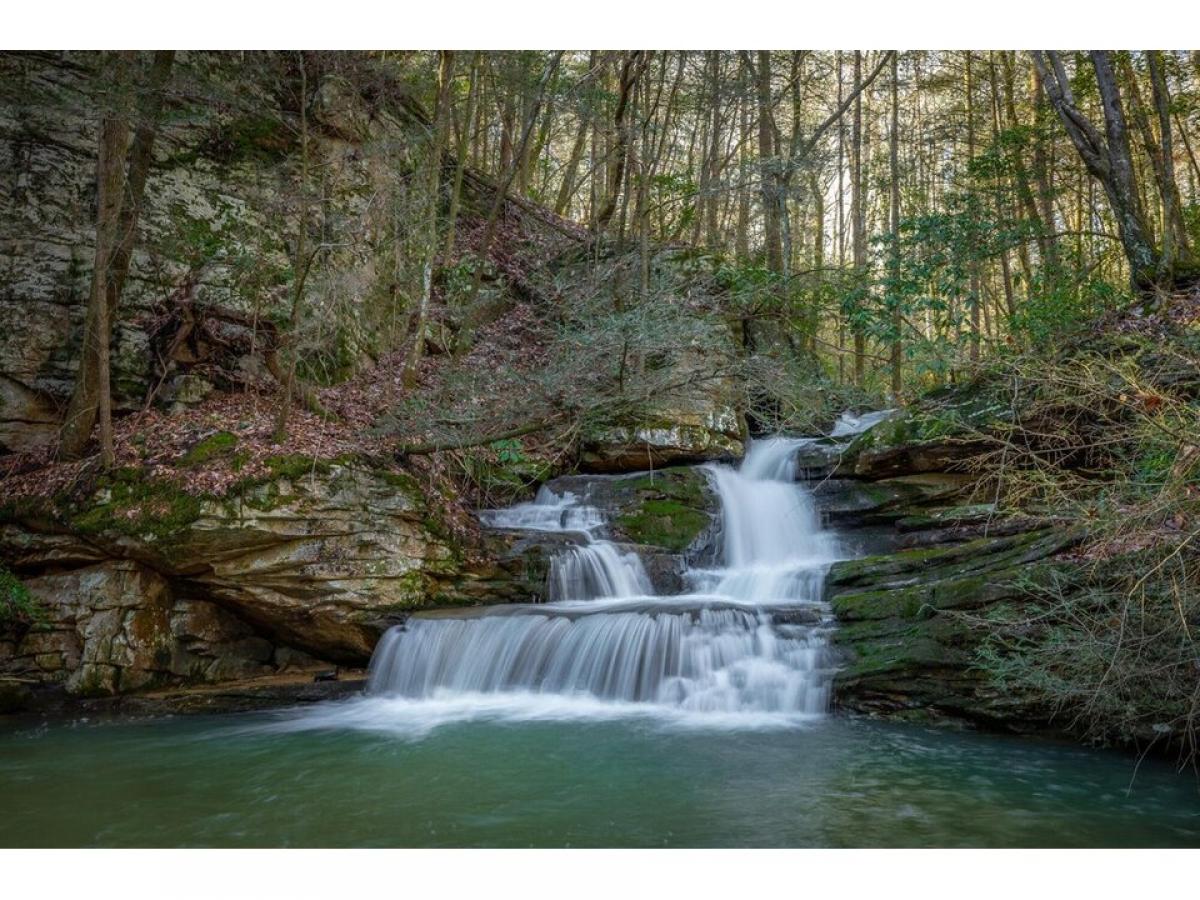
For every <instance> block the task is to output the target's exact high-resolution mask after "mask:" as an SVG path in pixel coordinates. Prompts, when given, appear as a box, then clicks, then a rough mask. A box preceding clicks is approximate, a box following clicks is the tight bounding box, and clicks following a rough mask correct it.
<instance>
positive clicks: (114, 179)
mask: <svg viewBox="0 0 1200 900" xmlns="http://www.w3.org/2000/svg"><path fill="white" fill-rule="evenodd" d="M133 60H134V53H133V51H120V52H117V53H114V54H111V55H109V56H108V57H107V58H106V60H105V63H106V68H108V70H109V72H108V75H109V77H108V79H107V80H108V84H109V85H110V86H111V88H112V94H111V95H110V97H109V98H108V99H107V103H106V108H105V111H104V114H103V116H102V117H101V120H100V137H99V142H98V152H97V160H96V244H95V252H94V254H93V262H92V281H91V289H90V290H89V292H88V307H87V312H86V314H85V317H84V346H83V353H82V355H81V358H80V363H79V375H78V377H77V378H76V382H75V390H74V391H73V393H72V395H71V401H70V403H69V404H68V406H67V413H66V416H65V417H64V419H63V424H62V428H61V430H60V433H59V438H60V446H59V453H60V455H61V456H62V458H64V459H78V458H80V457H81V456H82V455H83V452H84V450H85V449H86V448H87V443H88V440H89V439H90V438H91V434H92V428H93V426H94V425H95V422H96V418H97V416H98V417H99V419H100V448H101V449H100V452H101V460H102V464H103V466H104V467H105V468H110V467H111V466H112V465H113V462H114V450H113V435H112V385H111V379H110V374H109V369H110V365H109V344H110V341H111V338H112V317H111V315H110V312H111V310H110V307H109V295H110V278H111V274H112V264H113V261H114V258H115V256H116V253H117V251H118V248H119V246H120V244H121V233H120V227H121V210H122V206H123V203H124V192H125V153H126V145H127V144H128V142H129V102H130V94H131V83H130V82H131V72H130V69H131V68H132V65H133ZM143 184H144V182H143Z"/></svg>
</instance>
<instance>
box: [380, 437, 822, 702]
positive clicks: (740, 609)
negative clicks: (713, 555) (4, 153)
mask: <svg viewBox="0 0 1200 900" xmlns="http://www.w3.org/2000/svg"><path fill="white" fill-rule="evenodd" d="M804 443H805V442H804V441H803V440H800V439H792V438H770V439H766V440H757V441H754V442H752V443H751V445H750V447H749V448H748V451H747V454H746V458H745V459H744V460H743V462H742V464H741V466H740V468H733V467H731V466H724V465H711V466H707V467H705V470H706V472H707V473H708V475H709V477H710V480H711V483H712V485H713V488H714V490H715V492H716V493H717V495H718V498H719V500H720V504H721V515H722V526H721V527H722V541H721V546H722V553H721V555H722V559H721V560H720V563H719V566H718V567H716V568H709V569H697V570H692V571H690V572H689V573H687V575H688V581H689V582H690V583H691V585H692V588H693V589H692V590H691V591H690V592H688V593H683V594H679V595H674V596H670V597H662V596H655V595H654V593H653V590H652V588H651V585H650V582H649V579H648V578H647V576H646V572H645V569H644V568H643V566H642V563H641V560H640V559H639V558H638V556H637V554H636V553H629V552H624V551H623V550H622V549H621V548H620V547H619V546H618V545H616V544H614V543H612V542H611V541H609V540H606V539H605V538H604V537H602V536H601V535H602V534H603V532H604V528H605V521H604V516H603V514H602V512H601V511H600V510H599V509H596V508H595V507H593V506H590V505H588V504H587V503H585V502H583V500H582V499H581V498H580V497H578V496H577V495H575V494H573V493H571V492H569V491H568V492H562V493H556V492H554V491H553V490H551V489H550V488H548V487H543V488H542V489H541V491H539V493H538V495H537V497H536V498H535V499H534V500H533V501H532V502H530V503H522V504H518V505H516V506H513V507H511V508H509V509H504V510H492V511H486V512H482V513H480V518H481V520H482V521H483V523H484V524H485V525H488V526H490V527H494V528H506V529H520V530H526V531H538V532H555V533H562V532H570V533H573V534H576V535H578V536H579V540H580V543H578V544H577V545H575V546H571V547H568V548H566V549H564V550H563V552H561V553H560V554H559V555H558V556H557V557H556V558H555V559H553V560H552V563H551V568H550V575H549V582H550V584H549V596H550V602H548V603H545V604H539V605H528V606H517V607H507V608H495V609H490V610H487V611H484V612H482V613H480V614H478V615H470V616H461V617H430V618H423V617H414V618H412V619H410V620H409V621H408V622H407V623H406V624H405V625H403V626H399V627H397V628H393V629H391V630H390V631H389V632H388V633H387V634H386V635H384V637H383V639H382V640H381V641H380V643H379V646H378V647H377V648H376V651H375V655H374V657H373V658H372V660H371V675H370V693H372V694H375V695H385V696H395V697H404V698H409V699H412V700H421V699H434V698H436V699H438V700H445V699H447V698H450V697H457V698H460V699H464V700H467V701H468V702H469V703H471V702H474V701H470V700H469V698H472V697H477V696H478V695H494V694H504V695H510V696H513V697H518V696H531V695H554V696H555V697H558V698H559V699H560V700H561V701H562V702H563V703H565V704H568V705H570V704H571V703H573V702H575V701H573V700H572V699H571V698H577V699H578V701H579V703H578V704H577V705H579V708H580V709H581V710H588V709H593V708H594V707H591V706H588V705H587V704H594V703H596V702H597V701H600V702H609V701H611V702H613V703H618V704H638V705H639V706H638V708H639V709H641V708H645V709H661V710H673V711H683V712H686V713H697V714H710V713H726V714H728V713H732V714H741V713H754V714H768V715H784V716H796V715H800V716H805V715H808V716H811V715H819V714H821V713H822V712H824V710H825V708H826V705H827V703H828V694H829V681H830V674H831V673H830V669H829V663H828V659H827V641H826V633H827V630H828V629H827V625H826V624H825V618H826V612H827V610H826V606H825V604H824V603H823V602H822V590H823V586H824V577H825V572H826V571H827V569H828V567H829V565H830V564H831V563H832V562H833V561H834V560H835V559H836V558H837V554H838V544H837V540H836V536H835V535H833V534H832V533H830V532H828V531H825V530H824V529H822V528H821V523H820V517H819V515H818V513H817V510H816V508H815V506H814V504H813V501H812V498H811V496H810V495H809V493H808V491H807V490H806V489H805V488H804V487H802V486H801V485H799V484H797V483H796V482H795V458H796V452H797V450H799V449H800V448H801V447H802V446H804ZM584 701H586V702H584Z"/></svg>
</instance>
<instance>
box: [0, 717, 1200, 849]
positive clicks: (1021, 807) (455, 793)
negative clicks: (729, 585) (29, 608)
mask: <svg viewBox="0 0 1200 900" xmlns="http://www.w3.org/2000/svg"><path fill="white" fill-rule="evenodd" d="M489 704H490V706H489ZM636 706H637V705H636V704H601V703H596V704H594V706H593V707H592V708H588V706H587V704H583V705H579V704H576V705H574V706H572V705H571V704H568V703H566V702H565V701H564V700H563V699H562V698H556V697H553V696H549V697H542V698H537V697H527V698H520V697H511V696H510V697H497V696H485V695H481V696H480V697H478V698H475V700H474V701H471V702H468V701H467V700H464V698H462V697H454V698H452V699H449V700H447V701H445V702H442V703H439V701H436V700H433V701H421V702H419V703H418V702H413V701H406V700H402V699H398V698H394V699H383V698H375V699H366V700H352V701H343V702H339V703H330V704H324V705H322V706H320V707H318V708H316V709H312V710H307V711H303V712H282V713H276V714H271V715H263V714H255V715H249V716H246V715H242V716H226V717H207V718H175V719H164V720H156V721H142V722H124V723H117V724H93V723H77V724H75V725H56V726H51V727H45V726H40V727H28V726H21V727H12V726H9V727H7V728H6V729H4V730H2V731H0V813H2V814H0V845H3V846H17V847H27V846H85V847H91V846H97V847H129V846H152V847H159V846H163V847H174V846H216V847H246V846H294V847H312V846H335V847H343V846H364V847H526V846H536V847H568V846H570V847H859V846H866V847H930V846H935V847H1029V846H1054V847H1057V846H1121V847H1124V846H1163V847H1166V846H1192V847H1194V846H1200V793H1198V792H1197V785H1196V781H1195V779H1194V778H1193V777H1192V776H1191V775H1182V776H1180V775H1177V774H1176V773H1175V772H1174V770H1173V769H1172V768H1171V767H1170V766H1167V765H1166V764H1164V763H1161V762H1157V761H1147V762H1144V763H1143V764H1142V766H1141V768H1140V770H1139V772H1138V774H1137V778H1136V780H1133V784H1132V788H1131V787H1130V782H1131V779H1132V778H1133V770H1134V761H1133V760H1132V759H1131V758H1129V757H1127V756H1124V755H1122V754H1117V753H1107V752H1099V751H1093V750H1089V749H1086V748H1080V747H1073V746H1065V745H1058V744H1053V743H1046V742H1035V741H1026V740H1022V739H1016V738H1000V737H992V736H984V735H978V734H957V733H952V732H947V731H937V730H926V729H922V728H917V727H910V726H891V725H888V726H885V725H880V724H876V723H871V722H867V721H860V720H846V719H842V718H838V717H828V718H822V719H817V720H812V721H805V720H803V719H800V718H781V717H773V718H760V719H754V718H753V717H748V718H743V719H741V720H739V719H737V718H736V717H730V718H726V719H724V720H715V719H713V718H712V716H711V715H710V714H706V715H705V716H704V717H693V718H690V719H689V718H687V717H679V718H670V717H664V716H662V715H649V714H645V711H644V710H639V709H637V708H635V707H636Z"/></svg>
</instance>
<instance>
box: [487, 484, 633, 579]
mask: <svg viewBox="0 0 1200 900" xmlns="http://www.w3.org/2000/svg"><path fill="white" fill-rule="evenodd" d="M480 518H481V520H482V521H483V523H484V524H485V525H490V526H491V527H493V528H510V529H517V530H525V531H542V532H547V533H570V534H576V535H578V536H579V537H580V538H581V539H582V541H583V543H582V544H580V545H578V546H575V547H571V548H569V549H567V550H565V551H564V552H563V553H560V554H559V555H558V556H556V557H555V558H554V559H553V560H551V562H550V573H549V576H548V577H547V582H548V583H547V585H546V587H547V593H548V595H549V597H550V600H551V601H552V602H555V601H557V602H569V601H579V600H599V599H606V598H620V597H637V596H645V595H648V594H649V593H650V591H651V588H650V579H649V578H648V577H647V576H646V570H645V568H644V567H643V566H642V561H641V560H640V559H639V558H638V555H637V554H636V553H622V552H621V550H620V549H619V548H618V547H617V545H616V544H614V543H613V542H612V541H606V540H604V539H602V538H598V537H596V531H597V530H598V529H599V528H601V527H603V525H604V517H603V516H602V515H601V514H600V510H598V509H596V508H595V507H593V506H587V505H585V504H582V503H580V502H579V499H578V498H577V497H576V496H575V494H573V493H571V492H569V491H567V492H564V493H563V494H556V493H554V492H553V491H552V490H550V489H549V488H548V487H546V486H545V485H543V486H542V487H541V488H540V489H539V490H538V493H537V497H535V498H534V500H533V502H532V503H519V504H517V505H516V506H513V507H510V508H508V509H496V510H485V511H483V512H481V513H480Z"/></svg>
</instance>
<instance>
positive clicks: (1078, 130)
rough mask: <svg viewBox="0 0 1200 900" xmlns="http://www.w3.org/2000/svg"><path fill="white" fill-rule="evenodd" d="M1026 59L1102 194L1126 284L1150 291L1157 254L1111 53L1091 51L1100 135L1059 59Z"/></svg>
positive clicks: (1043, 53) (1041, 54)
mask: <svg viewBox="0 0 1200 900" xmlns="http://www.w3.org/2000/svg"><path fill="white" fill-rule="evenodd" d="M1030 55H1031V56H1032V57H1033V63H1034V65H1035V66H1036V67H1037V69H1038V74H1039V75H1040V76H1041V79H1042V85H1043V86H1044V88H1045V90H1046V94H1047V96H1048V97H1049V99H1050V103H1051V105H1052V106H1053V107H1054V111H1055V112H1056V113H1057V114H1058V117H1059V119H1060V120H1061V121H1062V123H1063V126H1064V127H1065V128H1066V131H1067V135H1068V136H1069V137H1070V138H1071V143H1072V144H1074V145H1075V149H1076V151H1077V152H1078V153H1079V156H1080V158H1081V159H1082V160H1083V163H1084V166H1085V167H1086V168H1087V170H1088V173H1089V174H1090V175H1091V176H1092V178H1094V179H1095V180H1096V181H1098V182H1099V183H1100V186H1101V187H1102V188H1103V189H1104V193H1105V196H1106V197H1107V198H1108V202H1109V206H1110V208H1111V209H1112V214H1113V218H1114V219H1115V220H1116V223H1117V233H1118V236H1119V237H1120V240H1121V247H1122V249H1123V250H1124V251H1125V257H1126V259H1127V260H1128V262H1129V273H1130V280H1131V282H1132V284H1133V286H1134V288H1135V289H1139V290H1140V289H1146V288H1149V287H1152V286H1153V285H1155V284H1156V282H1157V281H1158V279H1160V278H1161V273H1160V265H1159V251H1158V249H1157V248H1156V247H1155V244H1154V235H1153V232H1152V231H1151V229H1150V226H1149V224H1148V223H1147V221H1146V217H1145V214H1144V212H1143V210H1142V205H1141V201H1140V199H1139V196H1138V190H1137V181H1136V178H1135V174H1134V169H1133V158H1132V155H1131V153H1130V150H1129V129H1128V126H1127V125H1126V122H1125V111H1124V108H1123V107H1122V104H1121V93H1120V90H1119V89H1118V87H1117V82H1116V78H1115V76H1114V74H1113V69H1112V60H1111V57H1110V54H1109V52H1108V51H1106V50H1093V51H1091V60H1092V66H1093V68H1094V69H1095V71H1096V85H1097V87H1098V88H1099V90H1100V102H1101V107H1102V110H1103V113H1104V134H1103V135H1101V133H1100V131H1099V130H1098V129H1097V128H1096V126H1095V125H1094V124H1093V123H1092V122H1091V121H1090V120H1089V119H1088V118H1087V117H1086V116H1084V115H1083V113H1081V112H1080V111H1079V108H1078V107H1077V106H1076V105H1075V98H1074V95H1073V94H1072V92H1071V85H1070V82H1069V80H1068V79H1067V74H1066V69H1065V68H1064V67H1063V64H1062V59H1061V58H1060V57H1059V55H1058V54H1057V53H1056V52H1054V51H1052V50H1034V51H1031V53H1030Z"/></svg>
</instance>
